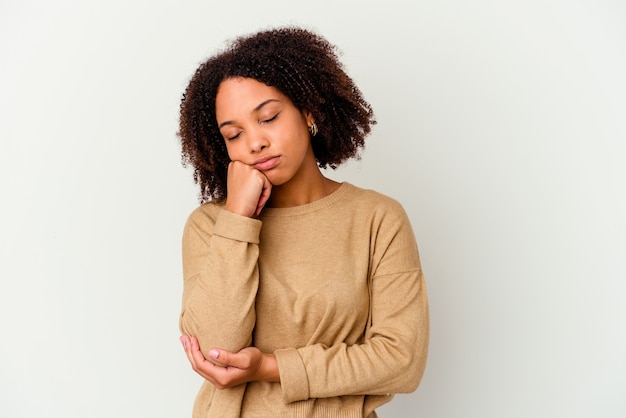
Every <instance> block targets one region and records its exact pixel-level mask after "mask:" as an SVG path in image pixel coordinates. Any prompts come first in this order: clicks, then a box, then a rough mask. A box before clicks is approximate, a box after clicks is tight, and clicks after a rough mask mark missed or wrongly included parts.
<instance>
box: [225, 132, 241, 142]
mask: <svg viewBox="0 0 626 418" xmlns="http://www.w3.org/2000/svg"><path fill="white" fill-rule="evenodd" d="M239 135H241V132H237V135H233V136H228V137H226V140H227V141H232V140H234V139H237V138H238V137H239Z"/></svg>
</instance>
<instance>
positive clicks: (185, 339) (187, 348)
mask: <svg viewBox="0 0 626 418" xmlns="http://www.w3.org/2000/svg"><path fill="white" fill-rule="evenodd" d="M180 342H181V343H182V344H183V348H184V349H185V355H186V356H187V360H189V363H191V368H192V369H194V370H195V369H196V361H195V359H194V357H193V352H192V350H191V339H190V338H189V337H188V336H187V335H182V336H181V337H180Z"/></svg>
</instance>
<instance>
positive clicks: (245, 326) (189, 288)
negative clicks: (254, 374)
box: [180, 213, 259, 358]
mask: <svg viewBox="0 0 626 418" xmlns="http://www.w3.org/2000/svg"><path fill="white" fill-rule="evenodd" d="M250 221H252V220H246V219H241V218H239V217H237V216H234V215H233V214H230V213H224V214H220V216H219V217H218V219H217V221H216V224H215V226H214V228H213V231H212V232H213V234H212V235H211V236H209V237H205V236H202V235H201V232H198V231H197V228H196V227H195V226H194V224H193V223H192V224H191V225H189V226H188V227H187V228H186V231H185V234H184V238H183V263H184V271H185V283H184V290H183V304H182V305H183V306H182V312H181V317H180V328H181V332H182V333H183V334H185V335H190V336H195V337H196V338H197V339H198V341H199V343H200V346H201V347H202V350H203V351H204V352H205V355H207V358H208V350H210V349H212V348H222V349H225V350H229V351H232V352H236V351H239V350H241V349H242V348H244V347H247V346H248V345H250V343H251V336H252V330H253V329H254V325H255V321H256V314H255V298H256V293H257V290H258V264H257V263H258V242H255V240H258V228H259V227H258V225H257V224H255V222H258V221H254V222H250ZM255 228H256V230H255Z"/></svg>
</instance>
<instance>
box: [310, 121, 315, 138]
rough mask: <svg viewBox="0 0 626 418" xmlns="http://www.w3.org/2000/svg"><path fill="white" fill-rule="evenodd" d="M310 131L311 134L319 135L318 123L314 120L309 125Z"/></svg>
mask: <svg viewBox="0 0 626 418" xmlns="http://www.w3.org/2000/svg"><path fill="white" fill-rule="evenodd" d="M309 133H310V134H311V136H315V135H317V124H316V123H315V122H313V124H311V126H309Z"/></svg>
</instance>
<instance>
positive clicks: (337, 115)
mask: <svg viewBox="0 0 626 418" xmlns="http://www.w3.org/2000/svg"><path fill="white" fill-rule="evenodd" d="M335 49H336V48H335V46H334V45H332V44H330V43H329V42H328V41H327V40H326V39H324V38H323V37H321V36H320V35H318V34H316V33H314V32H311V31H309V30H305V29H302V28H298V27H283V28H277V29H271V30H264V31H261V32H257V33H255V34H252V35H247V36H242V37H239V38H237V39H235V40H234V41H231V42H230V44H229V45H228V46H227V47H226V48H225V49H224V50H223V51H221V52H220V53H218V54H217V55H215V56H213V57H211V58H209V59H208V60H207V61H205V62H204V63H202V64H201V65H200V66H199V67H198V69H197V70H196V72H195V74H194V75H193V76H192V78H191V81H190V82H189V85H188V86H187V88H186V90H185V92H184V94H183V96H182V100H181V104H180V131H179V132H178V136H179V137H180V139H181V144H182V163H183V166H188V165H191V166H193V168H194V181H195V182H196V183H197V184H198V185H199V186H200V194H199V200H200V202H201V203H205V202H208V201H211V200H217V201H219V200H223V199H225V198H226V193H227V189H226V179H227V174H228V164H229V162H230V159H229V157H228V153H227V151H226V145H225V142H224V139H223V137H222V135H221V134H220V131H219V129H218V126H217V122H216V119H215V97H216V95H217V90H218V88H219V86H220V84H221V82H222V81H224V80H226V79H229V78H233V77H247V78H252V79H255V80H257V81H259V82H261V83H264V84H266V85H268V86H272V87H274V88H276V89H278V90H279V91H280V92H281V93H282V94H284V95H285V96H287V97H288V98H289V99H290V100H291V101H292V102H293V104H294V105H295V106H296V107H297V108H298V109H300V110H306V111H308V112H311V114H312V116H313V118H314V120H315V122H316V124H317V126H318V129H319V132H318V134H317V135H316V136H315V137H314V138H313V140H312V146H313V152H314V154H315V158H316V160H317V163H318V165H319V167H321V168H326V167H330V168H333V169H335V168H336V167H337V166H338V165H340V164H341V163H343V162H344V161H346V160H347V159H349V158H352V157H355V158H357V159H358V158H359V151H360V150H361V149H362V148H363V147H364V145H365V143H364V140H365V137H366V136H367V135H368V134H369V133H370V130H371V125H374V124H375V123H376V120H375V118H374V112H373V111H372V108H371V106H370V104H369V103H368V102H366V101H365V99H364V98H363V95H362V93H361V91H360V90H359V89H358V87H357V86H356V85H355V84H354V82H353V81H352V79H351V78H350V77H349V76H348V75H347V74H346V72H345V71H344V67H343V65H342V64H341V62H339V60H338V57H337V54H336V52H335Z"/></svg>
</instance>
